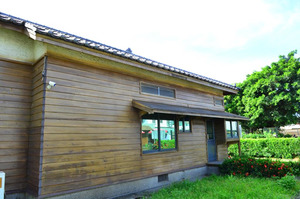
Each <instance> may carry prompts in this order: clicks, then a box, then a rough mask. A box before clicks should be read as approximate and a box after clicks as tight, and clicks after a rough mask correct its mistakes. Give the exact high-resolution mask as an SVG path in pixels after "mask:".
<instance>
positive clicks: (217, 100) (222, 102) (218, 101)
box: [214, 98, 224, 106]
mask: <svg viewBox="0 0 300 199" xmlns="http://www.w3.org/2000/svg"><path fill="white" fill-rule="evenodd" d="M214 101H215V106H224V101H223V99H216V98H215V99H214Z"/></svg>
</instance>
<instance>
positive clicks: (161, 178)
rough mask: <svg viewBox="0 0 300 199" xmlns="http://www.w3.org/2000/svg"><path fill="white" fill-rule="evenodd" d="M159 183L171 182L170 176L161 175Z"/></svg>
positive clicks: (158, 178)
mask: <svg viewBox="0 0 300 199" xmlns="http://www.w3.org/2000/svg"><path fill="white" fill-rule="evenodd" d="M157 181H158V182H164V181H169V175H168V174H162V175H159V176H157Z"/></svg>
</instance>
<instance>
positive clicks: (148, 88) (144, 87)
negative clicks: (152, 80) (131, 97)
mask: <svg viewBox="0 0 300 199" xmlns="http://www.w3.org/2000/svg"><path fill="white" fill-rule="evenodd" d="M141 87H142V92H143V93H150V94H154V95H158V87H157V86H152V85H148V84H142V86H141Z"/></svg>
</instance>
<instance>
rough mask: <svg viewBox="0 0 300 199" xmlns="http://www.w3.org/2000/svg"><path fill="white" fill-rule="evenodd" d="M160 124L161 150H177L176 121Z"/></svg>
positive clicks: (165, 121)
mask: <svg viewBox="0 0 300 199" xmlns="http://www.w3.org/2000/svg"><path fill="white" fill-rule="evenodd" d="M161 121H162V123H161V124H160V142H161V149H175V148H176V146H175V145H176V142H175V139H176V135H175V121H174V120H161Z"/></svg>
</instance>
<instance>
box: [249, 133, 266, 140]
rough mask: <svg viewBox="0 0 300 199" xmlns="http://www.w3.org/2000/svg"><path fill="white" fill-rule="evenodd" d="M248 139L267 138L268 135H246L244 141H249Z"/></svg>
mask: <svg viewBox="0 0 300 199" xmlns="http://www.w3.org/2000/svg"><path fill="white" fill-rule="evenodd" d="M247 138H251V139H258V138H266V135H264V134H255V133H249V134H245V135H244V136H243V139H247Z"/></svg>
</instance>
